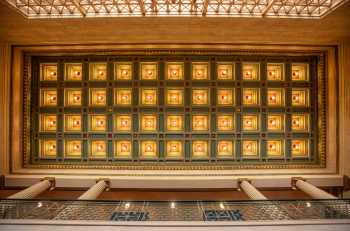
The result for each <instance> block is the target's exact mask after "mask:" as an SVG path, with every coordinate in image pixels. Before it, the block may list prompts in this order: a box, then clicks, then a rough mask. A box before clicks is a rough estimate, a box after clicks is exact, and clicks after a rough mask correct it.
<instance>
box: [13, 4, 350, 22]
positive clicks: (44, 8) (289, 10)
mask: <svg viewBox="0 0 350 231" xmlns="http://www.w3.org/2000/svg"><path fill="white" fill-rule="evenodd" d="M7 1H8V2H9V3H10V4H11V5H13V6H14V7H16V8H17V9H18V10H19V11H20V12H22V13H23V14H24V15H26V16H27V17H29V18H73V17H117V16H121V17H123V16H221V17H222V16H223V17H279V18H321V17H323V16H325V15H327V14H328V13H330V12H332V11H333V10H334V9H335V8H337V7H338V6H340V5H342V4H343V3H345V2H347V1H348V0H7Z"/></svg>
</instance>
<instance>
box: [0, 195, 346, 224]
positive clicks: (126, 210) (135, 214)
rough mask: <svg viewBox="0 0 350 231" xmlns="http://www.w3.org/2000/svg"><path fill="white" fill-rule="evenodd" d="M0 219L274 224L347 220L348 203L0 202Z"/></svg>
mask: <svg viewBox="0 0 350 231" xmlns="http://www.w3.org/2000/svg"><path fill="white" fill-rule="evenodd" d="M0 216H1V218H0V219H40V220H94V221H116V222H118V221H273V220H313V219H318V220H319V219H350V200H298V201H291V200H280V201H166V202H163V201H66V200H0Z"/></svg>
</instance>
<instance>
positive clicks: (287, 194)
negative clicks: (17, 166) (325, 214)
mask: <svg viewBox="0 0 350 231" xmlns="http://www.w3.org/2000/svg"><path fill="white" fill-rule="evenodd" d="M16 192H18V190H9V189H7V190H0V198H6V197H8V196H10V195H12V194H14V193H16ZM84 192H85V191H83V190H62V189H57V190H53V191H46V192H44V193H42V194H41V195H39V196H38V197H37V199H65V200H74V199H76V198H78V197H79V196H80V195H81V194H83V193H84ZM261 192H262V193H263V194H264V195H265V196H266V197H267V198H268V199H271V200H281V199H290V200H293V199H294V200H297V199H310V197H309V196H308V195H306V194H305V193H303V192H302V191H299V190H297V191H294V190H261ZM98 199H99V200H126V201H133V200H136V201H137V200H154V201H157V200H163V201H165V200H249V197H248V196H247V195H246V194H245V193H244V192H241V191H237V190H228V189H224V190H203V191H193V190H184V191H181V190H178V191H170V190H169V191H166V190H161V191H157V190H117V189H113V190H111V191H108V192H106V191H105V192H103V193H102V194H101V195H100V197H99V198H98Z"/></svg>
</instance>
